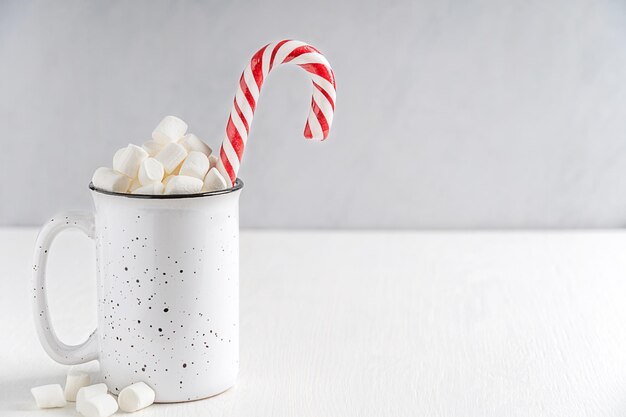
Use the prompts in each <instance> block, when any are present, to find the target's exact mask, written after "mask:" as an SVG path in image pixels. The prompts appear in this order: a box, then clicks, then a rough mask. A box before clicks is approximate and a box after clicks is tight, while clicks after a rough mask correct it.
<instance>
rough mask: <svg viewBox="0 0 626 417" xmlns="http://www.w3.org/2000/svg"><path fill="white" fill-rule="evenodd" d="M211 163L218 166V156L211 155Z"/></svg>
mask: <svg viewBox="0 0 626 417" xmlns="http://www.w3.org/2000/svg"><path fill="white" fill-rule="evenodd" d="M209 164H210V166H211V168H215V167H216V166H217V156H215V155H209ZM211 168H209V169H211Z"/></svg>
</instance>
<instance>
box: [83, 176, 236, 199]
mask: <svg viewBox="0 0 626 417" xmlns="http://www.w3.org/2000/svg"><path fill="white" fill-rule="evenodd" d="M242 188H243V181H241V179H239V178H237V179H236V180H235V184H234V185H233V186H232V187H230V188H227V189H224V190H217V191H206V192H203V193H194V194H126V193H117V192H115V191H107V190H103V189H101V188H96V187H95V186H94V185H93V182H90V183H89V189H90V190H91V191H95V192H96V193H100V194H106V195H112V196H116V197H126V198H139V199H144V200H172V199H181V198H200V197H212V196H216V195H223V194H230V193H233V192H235V191H238V190H241V189H242Z"/></svg>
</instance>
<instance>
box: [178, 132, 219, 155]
mask: <svg viewBox="0 0 626 417" xmlns="http://www.w3.org/2000/svg"><path fill="white" fill-rule="evenodd" d="M178 143H180V144H181V145H183V146H184V147H185V149H187V152H193V151H196V152H202V153H203V154H205V155H206V156H209V155H211V152H212V151H211V148H210V147H209V145H207V144H206V143H204V142H203V141H202V140H201V139H200V138H199V137H197V136H196V135H194V134H193V133H189V134H187V135H185V136H183V137H182V138H181V139H180V140H179V141H178Z"/></svg>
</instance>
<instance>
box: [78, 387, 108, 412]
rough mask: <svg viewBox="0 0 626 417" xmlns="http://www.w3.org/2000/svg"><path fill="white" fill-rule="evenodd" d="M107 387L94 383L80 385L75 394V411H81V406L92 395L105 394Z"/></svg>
mask: <svg viewBox="0 0 626 417" xmlns="http://www.w3.org/2000/svg"><path fill="white" fill-rule="evenodd" d="M108 391H109V389H108V388H107V386H106V384H94V385H89V386H88V387H82V388H81V389H79V390H78V393H77V394H76V411H78V412H79V413H81V412H82V411H81V410H82V408H83V406H84V405H85V403H86V402H87V400H89V399H90V398H92V397H97V396H100V395H105V394H106V393H107V392H108Z"/></svg>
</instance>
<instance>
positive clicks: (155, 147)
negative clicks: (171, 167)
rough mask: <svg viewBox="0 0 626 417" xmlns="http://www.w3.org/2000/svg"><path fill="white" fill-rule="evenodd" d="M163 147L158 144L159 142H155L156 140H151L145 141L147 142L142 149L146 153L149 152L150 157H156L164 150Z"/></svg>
mask: <svg viewBox="0 0 626 417" xmlns="http://www.w3.org/2000/svg"><path fill="white" fill-rule="evenodd" d="M163 146H164V145H162V144H160V143H159V142H157V141H156V140H154V139H150V140H148V141H145V142H144V143H143V145H141V147H142V148H143V149H144V150H145V151H146V152H148V156H154V155H156V154H158V153H159V151H160V150H161V149H163Z"/></svg>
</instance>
